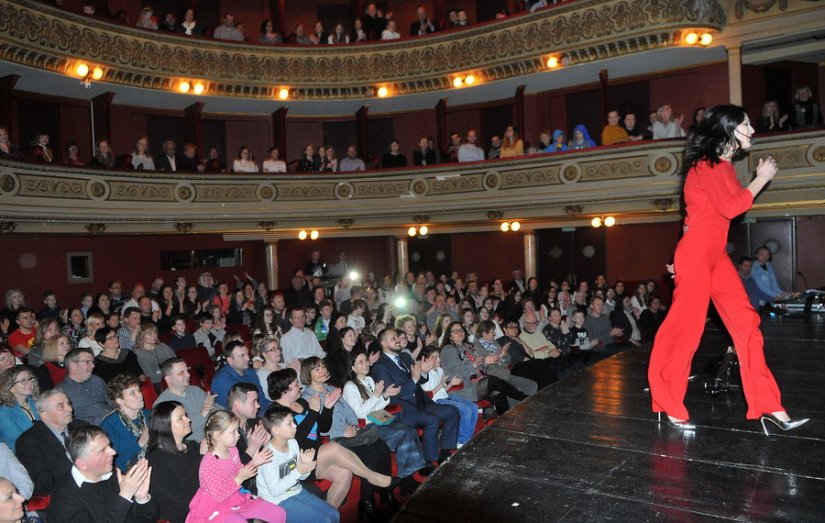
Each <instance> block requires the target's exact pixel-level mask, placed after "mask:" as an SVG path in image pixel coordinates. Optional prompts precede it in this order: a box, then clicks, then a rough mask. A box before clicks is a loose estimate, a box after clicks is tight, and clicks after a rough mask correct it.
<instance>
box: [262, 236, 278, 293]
mask: <svg viewBox="0 0 825 523" xmlns="http://www.w3.org/2000/svg"><path fill="white" fill-rule="evenodd" d="M265 245H266V286H267V288H268V289H269V290H272V291H274V290H278V240H271V241H267V242H266V244H265Z"/></svg>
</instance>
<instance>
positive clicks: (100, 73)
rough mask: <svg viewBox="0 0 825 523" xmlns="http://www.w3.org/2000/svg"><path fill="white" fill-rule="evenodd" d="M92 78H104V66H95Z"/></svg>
mask: <svg viewBox="0 0 825 523" xmlns="http://www.w3.org/2000/svg"><path fill="white" fill-rule="evenodd" d="M92 78H93V79H95V80H100V79H101V78H103V68H101V67H95V68H94V69H92Z"/></svg>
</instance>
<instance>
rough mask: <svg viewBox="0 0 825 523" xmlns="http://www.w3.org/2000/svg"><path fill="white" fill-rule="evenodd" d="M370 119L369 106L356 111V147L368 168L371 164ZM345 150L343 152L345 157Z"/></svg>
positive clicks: (342, 154)
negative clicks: (368, 121)
mask: <svg viewBox="0 0 825 523" xmlns="http://www.w3.org/2000/svg"><path fill="white" fill-rule="evenodd" d="M368 119H369V107H367V106H366V105H362V106H361V108H360V109H358V112H356V113H355V139H356V145H355V149H356V150H357V151H358V157H359V158H361V159H362V160H364V163H365V164H366V165H367V169H369V168H371V165H370V148H369V134H368V132H367V120H368ZM344 153H345V151H342V152H341V157H342V158H343V156H344Z"/></svg>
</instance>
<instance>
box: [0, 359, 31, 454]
mask: <svg viewBox="0 0 825 523" xmlns="http://www.w3.org/2000/svg"><path fill="white" fill-rule="evenodd" d="M39 394H40V391H39V389H38V387H37V379H36V378H35V377H34V375H33V374H32V372H31V370H30V369H29V367H26V366H23V365H19V366H15V367H12V368H10V369H6V370H4V371H3V372H2V373H0V442H2V443H5V444H6V446H8V447H9V448H10V449H12V450H14V448H15V444H16V442H17V438H19V437H20V435H21V434H23V433H24V432H25V431H27V430H28V429H30V428H31V427H32V425H33V424H34V422H36V421H37V420H38V419H40V416H39V414H38V412H37V406H36V401H37V397H38V396H39Z"/></svg>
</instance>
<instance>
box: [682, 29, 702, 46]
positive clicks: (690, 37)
mask: <svg viewBox="0 0 825 523" xmlns="http://www.w3.org/2000/svg"><path fill="white" fill-rule="evenodd" d="M698 41H699V35H698V34H696V33H694V32H692V31H691V32H690V33H688V34H686V35H685V43H686V44H688V45H696V43H697V42H698Z"/></svg>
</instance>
